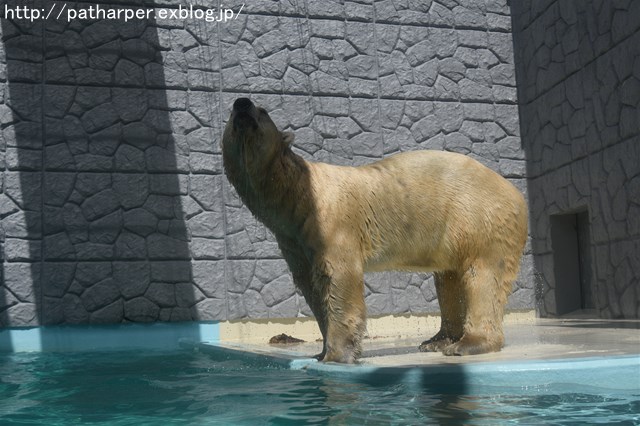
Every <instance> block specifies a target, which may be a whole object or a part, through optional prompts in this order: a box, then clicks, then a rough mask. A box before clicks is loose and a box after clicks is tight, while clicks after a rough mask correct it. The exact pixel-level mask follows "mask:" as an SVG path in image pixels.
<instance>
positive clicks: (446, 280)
mask: <svg viewBox="0 0 640 426" xmlns="http://www.w3.org/2000/svg"><path fill="white" fill-rule="evenodd" d="M434 280H435V284H436V294H437V296H438V303H439V305H440V331H438V332H437V333H436V335H435V336H433V337H432V338H431V339H429V340H426V341H424V342H422V344H421V345H420V346H419V347H418V349H419V350H420V351H421V352H440V351H442V350H443V349H444V348H445V347H447V346H449V345H451V344H452V343H454V342H456V341H458V340H460V338H461V337H462V333H463V326H464V318H465V310H464V305H465V304H464V302H463V301H462V300H461V298H462V297H463V296H464V293H463V291H462V288H461V283H460V276H459V274H457V273H456V272H452V271H446V272H438V273H435V274H434Z"/></svg>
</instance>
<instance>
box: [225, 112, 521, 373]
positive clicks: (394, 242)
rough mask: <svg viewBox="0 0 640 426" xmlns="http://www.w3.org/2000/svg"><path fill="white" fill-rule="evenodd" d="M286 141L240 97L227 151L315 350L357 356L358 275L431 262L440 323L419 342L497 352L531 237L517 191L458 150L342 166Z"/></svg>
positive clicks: (360, 318) (329, 356)
mask: <svg viewBox="0 0 640 426" xmlns="http://www.w3.org/2000/svg"><path fill="white" fill-rule="evenodd" d="M247 102H248V103H247ZM248 105H250V106H248ZM292 141H293V138H292V136H291V135H290V134H287V133H283V132H280V131H279V130H278V129H277V127H276V126H275V124H274V123H273V122H272V121H271V119H270V118H269V115H268V114H267V112H266V111H265V110H264V109H261V108H257V107H255V106H254V105H253V104H251V103H250V102H249V101H248V100H246V99H243V100H237V101H236V104H235V105H234V110H233V112H232V113H231V117H230V119H229V122H228V123H227V125H226V128H225V131H224V137H223V141H222V150H223V160H224V167H225V172H226V175H227V177H228V179H229V181H230V182H231V183H232V184H233V186H234V187H235V188H236V190H237V191H238V194H239V195H240V197H241V198H242V200H243V202H244V203H245V204H246V205H247V207H248V208H249V209H250V210H251V212H252V213H253V214H254V215H255V216H256V217H257V218H258V219H259V220H260V221H262V222H263V223H264V224H265V225H266V226H267V227H268V228H269V229H270V230H271V231H272V232H273V233H274V234H275V236H276V239H277V241H278V245H279V247H280V249H281V251H282V254H283V256H284V258H285V260H286V261H287V264H288V266H289V268H290V269H291V272H292V275H293V280H294V282H295V284H296V286H297V287H298V288H299V289H300V290H301V292H302V294H303V295H304V297H305V300H306V301H307V303H308V305H309V306H310V308H311V310H312V311H313V313H314V315H315V317H316V319H317V321H318V325H319V327H320V330H321V332H322V336H323V340H324V345H323V351H322V353H321V354H319V355H318V358H319V359H320V360H324V361H335V362H345V363H352V362H354V361H355V360H356V359H357V358H358V356H359V355H360V352H361V340H362V338H363V336H364V333H365V324H366V307H365V303H364V279H363V274H364V272H365V271H383V270H405V271H435V282H436V291H437V295H438V301H439V304H440V308H441V313H442V325H441V329H440V331H439V332H438V333H437V334H436V335H435V336H433V337H432V338H431V339H430V340H428V341H425V342H424V343H423V344H422V345H421V346H420V350H422V351H442V352H443V353H444V354H446V355H468V354H479V353H485V352H492V351H499V350H500V349H501V348H502V346H503V343H504V337H503V332H502V317H503V313H504V306H505V305H506V302H507V297H508V295H509V293H510V291H511V286H512V283H513V281H514V280H515V278H516V275H517V272H518V268H519V264H520V257H521V254H522V250H523V247H524V244H525V240H526V237H527V208H526V204H525V201H524V198H523V197H522V195H521V194H520V192H519V191H518V190H517V189H516V188H515V187H514V186H513V185H511V184H510V183H509V182H508V181H507V180H506V179H504V178H503V177H501V176H500V175H498V174H497V173H495V172H493V171H492V170H490V169H488V168H487V167H485V166H483V165H481V164H480V163H479V162H477V161H475V160H473V159H471V158H469V157H466V156H464V155H460V154H454V153H448V152H441V151H414V152H407V153H402V154H397V155H394V156H391V157H388V158H386V159H383V160H381V161H377V162H374V163H372V164H369V165H365V166H360V167H342V166H334V165H329V164H325V163H316V162H309V161H306V160H304V159H302V158H301V157H300V156H298V155H296V154H295V153H294V152H293V151H292V150H291V143H292Z"/></svg>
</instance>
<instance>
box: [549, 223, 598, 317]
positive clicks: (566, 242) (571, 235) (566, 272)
mask: <svg viewBox="0 0 640 426" xmlns="http://www.w3.org/2000/svg"><path fill="white" fill-rule="evenodd" d="M551 245H552V249H553V265H554V266H553V268H554V277H555V282H556V286H555V293H556V314H557V315H564V314H568V313H570V312H574V311H577V310H586V309H594V308H595V306H594V303H593V292H592V286H591V236H590V232H589V212H588V211H581V212H576V213H570V214H562V215H553V216H551Z"/></svg>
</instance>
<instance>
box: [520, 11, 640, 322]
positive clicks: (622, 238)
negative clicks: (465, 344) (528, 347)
mask: <svg viewBox="0 0 640 426" xmlns="http://www.w3.org/2000/svg"><path fill="white" fill-rule="evenodd" d="M516 3H517V4H516ZM512 8H513V22H514V42H515V51H516V64H517V73H518V89H519V100H520V103H521V110H520V117H521V127H522V132H523V134H522V143H523V145H524V147H525V151H526V155H527V167H528V169H527V173H528V177H529V201H530V207H531V236H532V249H533V253H534V255H535V258H536V268H537V270H538V271H539V275H538V277H539V285H540V287H539V292H538V295H537V296H538V302H539V305H538V307H539V310H540V312H541V314H543V315H555V314H557V313H558V312H557V309H556V293H555V289H556V285H561V283H560V284H559V283H556V282H555V278H554V273H553V270H554V264H553V263H554V262H553V250H552V244H551V231H550V220H549V216H550V215H554V214H565V213H572V212H575V211H584V210H586V211H588V214H589V222H590V223H589V228H590V242H589V246H590V258H591V259H592V264H591V265H590V271H591V273H590V275H591V282H590V286H591V292H592V297H593V300H594V304H595V308H596V309H597V311H598V314H599V315H600V316H601V317H604V318H638V317H639V316H640V286H639V283H640V257H639V256H640V214H639V213H640V205H639V204H638V203H639V200H640V161H639V159H640V148H639V147H640V125H639V123H640V32H639V30H640V3H638V2H635V1H616V2H610V1H595V0H594V1H585V2H582V1H555V0H546V1H525V2H514V3H513V4H512Z"/></svg>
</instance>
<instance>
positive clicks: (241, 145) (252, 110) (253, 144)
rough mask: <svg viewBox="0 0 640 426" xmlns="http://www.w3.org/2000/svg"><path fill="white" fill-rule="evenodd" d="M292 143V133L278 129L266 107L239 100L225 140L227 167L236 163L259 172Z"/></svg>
mask: <svg viewBox="0 0 640 426" xmlns="http://www.w3.org/2000/svg"><path fill="white" fill-rule="evenodd" d="M292 142H293V134H292V133H289V132H281V131H280V130H278V128H277V127H276V125H275V124H274V122H273V121H272V120H271V117H269V114H268V113H267V111H266V110H265V109H264V108H261V107H257V106H255V105H254V104H253V102H251V100H250V99H248V98H238V99H236V101H235V102H234V103H233V110H232V111H231V116H230V117H229V121H228V122H227V125H226V127H225V129H224V135H223V138H222V154H223V157H224V161H225V166H226V165H227V163H229V164H230V163H235V164H236V165H237V166H240V167H243V168H245V169H246V170H245V171H246V172H252V171H254V172H260V171H262V169H263V168H264V167H268V165H269V164H270V163H271V162H272V161H273V160H274V158H276V157H277V156H279V155H282V153H283V152H284V151H285V150H287V149H288V148H289V146H290V145H291V143H292Z"/></svg>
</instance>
